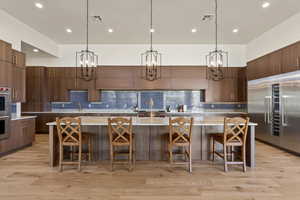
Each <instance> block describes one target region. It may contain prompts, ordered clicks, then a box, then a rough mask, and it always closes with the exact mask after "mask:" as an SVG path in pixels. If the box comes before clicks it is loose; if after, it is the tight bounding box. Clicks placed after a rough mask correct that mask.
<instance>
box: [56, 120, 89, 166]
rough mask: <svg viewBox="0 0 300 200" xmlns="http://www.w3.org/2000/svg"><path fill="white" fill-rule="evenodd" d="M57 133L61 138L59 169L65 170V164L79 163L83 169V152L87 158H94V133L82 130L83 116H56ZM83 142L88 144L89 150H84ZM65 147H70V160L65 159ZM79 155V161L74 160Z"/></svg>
mask: <svg viewBox="0 0 300 200" xmlns="http://www.w3.org/2000/svg"><path fill="white" fill-rule="evenodd" d="M56 127H57V134H58V138H59V171H62V170H63V165H64V164H71V165H72V164H78V171H81V161H82V154H85V155H86V160H89V161H91V160H92V155H93V154H92V138H93V136H92V134H91V133H85V132H82V131H81V118H71V117H64V118H61V119H59V118H56ZM83 144H86V145H87V151H83V150H82V148H83ZM64 147H70V156H69V157H70V161H64V156H65V155H64ZM75 154H76V155H77V157H78V161H73V160H74V155H75Z"/></svg>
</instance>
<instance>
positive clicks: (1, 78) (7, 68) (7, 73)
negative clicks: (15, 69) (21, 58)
mask: <svg viewBox="0 0 300 200" xmlns="http://www.w3.org/2000/svg"><path fill="white" fill-rule="evenodd" d="M11 74H12V67H11V63H9V62H4V61H0V87H10V86H11V78H12V77H11Z"/></svg>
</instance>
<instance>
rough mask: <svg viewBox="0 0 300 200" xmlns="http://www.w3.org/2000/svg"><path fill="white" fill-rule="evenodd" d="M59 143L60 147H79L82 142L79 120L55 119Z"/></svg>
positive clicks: (68, 118) (69, 118)
mask: <svg viewBox="0 0 300 200" xmlns="http://www.w3.org/2000/svg"><path fill="white" fill-rule="evenodd" d="M56 127H57V133H58V137H59V141H60V143H61V144H62V145H80V144H81V140H82V133H81V119H80V118H72V117H63V118H61V119H59V118H56Z"/></svg>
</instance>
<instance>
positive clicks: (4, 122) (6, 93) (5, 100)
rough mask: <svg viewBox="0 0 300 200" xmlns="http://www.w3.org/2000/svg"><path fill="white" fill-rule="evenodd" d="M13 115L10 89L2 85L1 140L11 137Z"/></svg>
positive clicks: (0, 104)
mask: <svg viewBox="0 0 300 200" xmlns="http://www.w3.org/2000/svg"><path fill="white" fill-rule="evenodd" d="M10 116H11V96H10V89H9V88H6V87H0V140H2V139H6V138H8V137H9V129H10Z"/></svg>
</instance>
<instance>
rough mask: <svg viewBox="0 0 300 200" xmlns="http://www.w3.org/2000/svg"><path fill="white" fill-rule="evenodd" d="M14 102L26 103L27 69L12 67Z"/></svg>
mask: <svg viewBox="0 0 300 200" xmlns="http://www.w3.org/2000/svg"><path fill="white" fill-rule="evenodd" d="M12 74H13V76H12V94H11V96H12V101H13V102H25V101H26V98H25V96H26V94H25V93H26V91H25V90H26V88H25V87H26V71H25V68H20V67H16V66H13V67H12Z"/></svg>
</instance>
